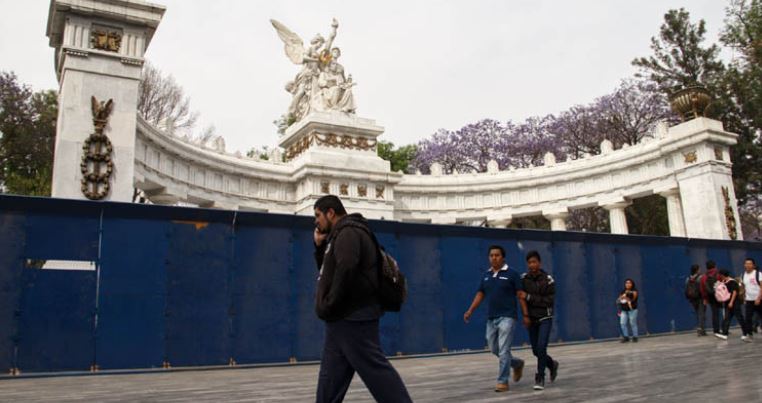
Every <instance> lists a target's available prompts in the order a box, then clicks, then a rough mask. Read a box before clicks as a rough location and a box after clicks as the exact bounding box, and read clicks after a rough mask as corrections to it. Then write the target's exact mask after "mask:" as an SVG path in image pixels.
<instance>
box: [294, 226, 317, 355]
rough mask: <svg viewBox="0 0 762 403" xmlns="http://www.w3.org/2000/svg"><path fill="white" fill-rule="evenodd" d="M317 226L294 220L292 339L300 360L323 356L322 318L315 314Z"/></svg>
mask: <svg viewBox="0 0 762 403" xmlns="http://www.w3.org/2000/svg"><path fill="white" fill-rule="evenodd" d="M313 230H314V227H313V226H312V225H311V222H310V221H307V220H298V221H297V222H296V223H295V224H294V229H293V241H292V245H291V255H292V257H291V259H292V270H293V272H292V273H291V280H290V284H291V304H292V308H291V309H292V310H291V312H292V313H291V314H292V315H293V318H292V319H291V325H292V329H293V330H292V333H291V335H290V336H289V337H290V339H291V349H292V355H293V356H294V357H298V359H299V360H300V361H306V360H309V361H314V360H319V359H320V354H321V353H322V346H323V338H324V337H325V333H324V327H323V322H321V321H320V320H319V319H318V318H317V316H316V315H315V288H316V286H317V276H318V270H317V266H316V264H315V257H314V253H313V252H314V250H315V247H314V246H313Z"/></svg>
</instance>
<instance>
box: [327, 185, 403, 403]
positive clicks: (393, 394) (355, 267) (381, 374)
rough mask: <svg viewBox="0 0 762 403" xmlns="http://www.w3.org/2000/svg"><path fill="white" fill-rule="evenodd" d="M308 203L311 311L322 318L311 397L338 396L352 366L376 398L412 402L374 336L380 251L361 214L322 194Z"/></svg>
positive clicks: (340, 398) (380, 311) (336, 398)
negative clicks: (313, 281) (313, 269)
mask: <svg viewBox="0 0 762 403" xmlns="http://www.w3.org/2000/svg"><path fill="white" fill-rule="evenodd" d="M314 207H315V232H314V241H315V260H316V262H317V266H318V269H319V275H318V285H317V292H316V303H315V311H316V312H317V315H318V317H319V318H320V319H322V320H324V321H325V342H324V345H323V355H322V359H321V361H320V373H319V375H318V387H317V398H316V401H317V402H318V403H322V402H326V403H327V402H331V403H334V402H341V401H343V400H344V396H345V394H346V392H347V389H348V388H349V384H350V383H351V382H352V378H353V377H354V373H355V371H357V373H358V374H359V375H360V378H361V379H362V381H363V382H364V383H365V386H367V388H368V390H369V391H370V393H371V394H372V395H373V397H374V398H375V399H376V401H378V402H394V403H396V402H412V399H411V398H410V395H409V394H408V392H407V389H406V388H405V384H404V383H403V382H402V379H401V378H400V376H399V374H398V373H397V371H396V370H395V369H394V367H393V366H392V365H391V364H390V363H389V361H388V360H387V359H386V357H385V356H384V353H383V351H382V350H381V343H380V340H379V329H378V322H379V318H380V317H381V315H382V314H383V307H384V305H385V301H384V300H383V298H382V297H381V293H380V290H381V289H382V288H383V287H382V283H383V282H384V281H385V280H384V278H383V276H382V266H383V260H384V259H385V254H384V253H382V252H381V250H380V249H379V245H378V242H377V241H376V238H375V235H373V232H371V230H370V228H369V227H368V222H367V221H366V220H365V218H363V217H362V215H360V214H351V215H348V214H347V211H346V209H345V208H344V205H343V204H342V203H341V200H339V198H338V197H336V196H333V195H328V196H323V197H321V198H320V199H318V201H317V202H315V206H314Z"/></svg>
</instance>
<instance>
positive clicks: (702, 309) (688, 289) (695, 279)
mask: <svg viewBox="0 0 762 403" xmlns="http://www.w3.org/2000/svg"><path fill="white" fill-rule="evenodd" d="M700 282H701V267H699V265H697V264H694V265H693V266H691V274H690V275H689V276H688V277H687V278H686V279H685V298H686V299H687V300H688V302H689V303H690V304H691V307H693V311H694V312H695V313H696V332H697V333H698V335H699V336H706V330H705V327H706V306H705V305H704V303H703V301H702V299H701V290H700V287H701V284H700Z"/></svg>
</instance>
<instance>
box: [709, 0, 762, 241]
mask: <svg viewBox="0 0 762 403" xmlns="http://www.w3.org/2000/svg"><path fill="white" fill-rule="evenodd" d="M721 41H722V43H723V44H724V45H725V46H727V47H730V48H732V49H733V50H734V54H735V55H737V57H735V58H734V59H733V61H732V62H731V63H730V66H729V67H728V71H727V73H726V74H725V77H724V80H723V88H722V89H723V92H722V94H721V97H719V100H718V101H719V102H720V103H721V107H722V109H723V110H724V112H725V113H724V116H723V119H722V120H723V123H724V124H725V128H726V130H729V131H732V132H734V133H738V135H739V139H738V144H737V145H736V146H735V147H734V148H733V156H732V157H733V174H734V175H733V176H734V179H733V182H734V187H735V190H736V197H737V198H738V200H739V204H740V207H741V208H740V212H741V225H742V230H743V233H744V237H745V238H749V239H759V238H760V236H761V235H762V231H761V228H760V227H761V226H760V220H759V217H760V216H762V198H761V197H760V194H761V193H762V144H760V136H762V1H760V0H732V1H731V2H730V6H728V8H727V10H726V19H725V28H724V30H723V32H722V36H721Z"/></svg>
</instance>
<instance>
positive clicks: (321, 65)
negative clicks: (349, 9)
mask: <svg viewBox="0 0 762 403" xmlns="http://www.w3.org/2000/svg"><path fill="white" fill-rule="evenodd" d="M270 22H271V23H272V25H273V27H275V30H276V31H277V33H278V36H279V37H280V39H281V40H282V41H283V43H284V45H285V51H286V56H288V58H289V60H291V61H292V62H293V63H294V64H297V65H301V66H302V69H301V70H300V71H299V73H297V75H296V77H295V78H294V79H293V80H291V81H289V82H288V83H286V91H288V92H289V93H290V94H291V95H292V97H293V98H292V100H291V104H290V105H289V107H288V111H287V112H286V113H285V114H284V115H283V116H282V117H281V119H280V120H279V121H278V126H279V129H280V131H281V133H282V132H283V131H284V130H285V129H286V128H287V127H288V126H290V125H291V124H293V123H295V122H298V121H300V120H301V119H302V118H304V117H305V116H307V115H308V114H309V113H310V112H312V111H319V112H325V111H339V112H344V113H349V114H354V113H355V109H356V106H355V100H354V96H353V95H352V87H353V86H354V85H355V83H354V82H353V81H352V75H351V74H350V75H345V73H344V66H342V65H341V64H340V63H339V61H338V60H339V58H340V57H341V50H340V49H339V48H338V47H335V46H333V41H334V39H336V32H337V30H338V27H339V23H338V22H337V21H336V19H334V20H333V22H332V24H331V32H330V34H329V35H328V39H326V38H325V37H323V36H322V35H320V34H317V35H315V36H314V37H313V38H312V40H310V43H309V46H307V47H305V45H304V42H303V41H302V39H301V38H300V37H299V35H297V34H295V33H294V32H293V31H291V30H290V29H288V28H287V27H286V26H285V25H283V24H282V23H280V22H278V21H275V20H270Z"/></svg>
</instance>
